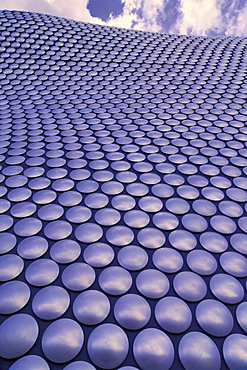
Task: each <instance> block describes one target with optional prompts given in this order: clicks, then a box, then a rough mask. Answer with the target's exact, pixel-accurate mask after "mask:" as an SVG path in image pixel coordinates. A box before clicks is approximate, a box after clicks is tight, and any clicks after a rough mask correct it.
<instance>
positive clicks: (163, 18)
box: [0, 0, 247, 37]
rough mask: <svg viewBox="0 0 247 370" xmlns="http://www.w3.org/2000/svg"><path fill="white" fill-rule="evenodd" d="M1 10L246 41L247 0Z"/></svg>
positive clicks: (17, 4) (91, 2) (15, 5)
mask: <svg viewBox="0 0 247 370" xmlns="http://www.w3.org/2000/svg"><path fill="white" fill-rule="evenodd" d="M0 9H16V10H26V11H33V12H40V13H47V14H52V15H57V16H61V17H65V18H71V19H75V20H81V21H84V22H91V23H98V24H106V25H109V26H117V27H124V28H133V29H137V30H146V31H153V32H162V33H169V34H186V35H203V36H241V37H247V0H0Z"/></svg>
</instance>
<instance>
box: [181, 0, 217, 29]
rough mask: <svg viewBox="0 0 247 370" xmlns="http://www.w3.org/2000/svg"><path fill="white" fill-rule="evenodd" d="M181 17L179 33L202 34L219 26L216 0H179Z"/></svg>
mask: <svg viewBox="0 0 247 370" xmlns="http://www.w3.org/2000/svg"><path fill="white" fill-rule="evenodd" d="M181 11H182V13H183V17H182V19H181V20H180V24H178V25H177V26H178V28H179V31H180V33H181V34H184V35H186V34H187V33H188V32H191V34H194V35H201V36H204V35H206V34H207V31H208V30H209V29H211V28H216V27H217V28H219V27H221V11H220V9H219V7H218V6H217V0H181Z"/></svg>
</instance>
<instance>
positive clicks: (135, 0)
mask: <svg viewBox="0 0 247 370" xmlns="http://www.w3.org/2000/svg"><path fill="white" fill-rule="evenodd" d="M163 7H164V1H163V0H152V1H150V0H143V1H141V0H125V1H124V8H123V14H121V15H120V16H118V17H117V18H111V19H110V21H108V22H107V24H108V25H109V26H118V27H123V28H130V27H131V25H132V24H133V23H134V27H133V28H134V29H138V30H145V31H152V32H161V31H162V27H161V26H160V25H159V24H158V22H157V18H158V15H159V12H160V11H161V10H162V9H163ZM133 10H135V12H133ZM138 10H139V11H141V14H142V17H140V16H138V13H137V12H136V11H138Z"/></svg>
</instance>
